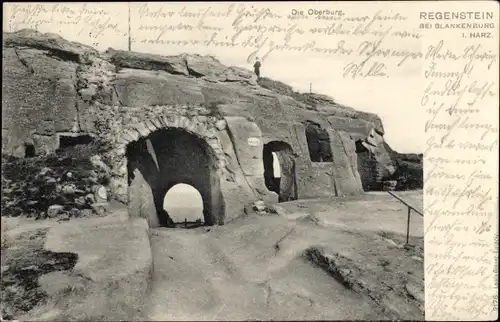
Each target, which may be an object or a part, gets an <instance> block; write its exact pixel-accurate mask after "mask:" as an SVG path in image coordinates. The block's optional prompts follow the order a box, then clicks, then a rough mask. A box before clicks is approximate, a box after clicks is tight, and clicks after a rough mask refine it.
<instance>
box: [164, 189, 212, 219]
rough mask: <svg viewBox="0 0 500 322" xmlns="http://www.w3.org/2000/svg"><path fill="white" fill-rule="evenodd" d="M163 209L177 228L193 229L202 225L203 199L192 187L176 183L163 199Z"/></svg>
mask: <svg viewBox="0 0 500 322" xmlns="http://www.w3.org/2000/svg"><path fill="white" fill-rule="evenodd" d="M163 209H164V210H165V211H166V212H167V213H168V215H169V216H170V218H171V219H172V221H173V222H174V224H175V225H176V226H177V227H181V228H193V227H198V226H200V225H203V223H204V218H203V198H202V197H201V194H200V192H199V191H198V190H197V189H196V188H195V187H193V186H191V185H188V184H184V183H178V184H176V185H175V186H173V187H172V188H170V189H169V190H168V191H167V193H166V194H165V198H164V199H163Z"/></svg>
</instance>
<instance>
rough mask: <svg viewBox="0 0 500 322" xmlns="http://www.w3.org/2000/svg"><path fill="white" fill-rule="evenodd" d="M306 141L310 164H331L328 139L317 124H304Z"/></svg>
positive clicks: (323, 130) (331, 157) (330, 150)
mask: <svg viewBox="0 0 500 322" xmlns="http://www.w3.org/2000/svg"><path fill="white" fill-rule="evenodd" d="M306 139H307V147H308V148H309V156H310V157H311V161H312V162H333V155H332V148H331V147H330V137H329V135H328V132H327V131H326V130H325V129H323V128H321V126H320V125H319V124H318V123H315V122H312V121H307V122H306Z"/></svg>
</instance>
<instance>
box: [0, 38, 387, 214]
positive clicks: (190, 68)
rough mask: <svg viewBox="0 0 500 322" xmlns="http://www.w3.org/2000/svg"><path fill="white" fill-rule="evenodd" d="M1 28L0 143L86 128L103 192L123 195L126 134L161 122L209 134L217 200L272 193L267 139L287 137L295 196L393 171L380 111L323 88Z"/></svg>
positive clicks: (359, 185)
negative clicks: (315, 131) (312, 128)
mask: <svg viewBox="0 0 500 322" xmlns="http://www.w3.org/2000/svg"><path fill="white" fill-rule="evenodd" d="M4 38H5V39H6V42H5V43H4V47H3V53H4V60H3V64H4V81H3V91H4V98H3V104H2V109H3V113H2V115H3V116H2V118H3V119H2V134H3V135H2V151H3V153H6V154H8V155H14V156H17V157H24V156H26V154H27V152H26V151H27V150H26V149H27V148H26V147H27V146H28V147H30V149H32V148H33V149H34V153H35V154H46V153H50V152H53V151H54V150H55V149H56V148H57V147H58V146H59V136H60V135H61V133H63V134H64V133H72V135H79V134H92V135H93V137H96V138H97V139H98V140H99V141H101V143H103V145H104V146H107V147H108V153H105V154H103V155H102V156H101V157H102V162H103V163H104V164H105V165H106V166H107V167H109V171H110V173H111V180H110V184H109V189H110V196H111V197H114V198H116V199H119V200H121V201H123V202H128V201H129V198H128V195H129V188H128V187H129V184H130V182H129V178H128V176H129V173H128V170H127V157H126V150H127V148H128V146H129V144H130V143H131V142H135V141H138V140H141V139H147V138H148V137H149V136H150V135H152V134H153V133H155V132H156V131H159V130H162V129H165V128H177V129H181V130H184V131H186V132H188V133H191V134H193V135H195V136H196V137H198V138H200V139H201V140H203V141H204V142H205V143H206V144H207V146H208V147H209V150H210V151H209V152H210V153H211V154H212V155H213V156H214V158H213V160H214V162H212V163H211V164H210V166H211V167H213V168H214V169H213V171H212V172H211V173H213V174H214V175H216V176H218V177H219V178H220V182H221V183H220V186H221V188H220V190H221V197H220V198H222V200H225V202H226V204H225V206H221V209H223V208H224V207H225V208H227V207H228V206H231V207H232V205H230V204H231V201H229V200H233V199H234V200H239V201H240V202H239V203H240V204H241V203H245V202H247V201H248V202H251V201H253V200H255V199H256V198H257V199H262V200H269V201H277V196H276V194H275V193H272V192H271V191H270V190H269V189H268V188H267V187H266V184H265V179H264V161H263V158H262V154H263V147H264V145H265V144H267V143H269V142H282V143H283V144H286V145H287V146H289V147H290V149H289V150H290V151H289V153H288V155H289V156H293V160H292V159H290V160H292V161H293V164H294V166H293V169H294V170H293V171H295V176H294V178H295V182H294V187H295V188H294V195H296V197H297V198H309V197H322V196H336V195H345V194H356V193H360V192H362V191H363V188H364V189H365V190H370V189H381V187H383V186H384V184H383V182H384V181H387V180H394V175H395V173H396V172H397V171H396V170H397V169H396V167H397V164H395V162H394V160H393V158H392V155H390V154H389V152H388V149H387V147H388V146H387V145H386V143H385V142H384V139H383V135H384V129H383V125H382V121H381V120H380V118H379V117H378V116H377V115H374V114H370V113H364V112H359V111H356V110H354V109H353V108H350V107H346V106H342V105H340V104H337V103H336V102H335V101H334V100H333V99H332V98H330V97H327V96H325V95H319V94H313V95H310V96H307V97H305V96H304V95H302V94H299V93H296V92H294V91H293V90H292V88H291V87H290V86H288V85H285V84H282V83H280V82H277V81H273V80H269V79H265V78H263V79H259V81H257V79H256V78H255V75H254V74H253V73H252V72H251V71H249V70H246V69H243V68H239V67H227V66H224V65H223V64H222V63H221V62H219V61H218V60H217V59H215V58H213V57H209V56H200V55H182V56H158V55H149V54H143V53H133V52H125V51H116V50H113V49H109V50H108V51H106V53H98V52H97V51H95V50H94V49H92V48H90V47H87V46H83V45H80V44H77V43H72V42H69V41H66V40H64V39H62V38H61V37H59V36H57V35H52V34H41V33H38V32H36V31H30V30H23V31H20V32H17V33H4ZM307 124H318V126H319V127H320V128H321V133H323V136H321V140H320V141H321V142H318V144H319V146H321V147H322V149H323V150H325V151H326V150H329V151H330V152H328V153H330V154H329V156H328V158H327V160H323V159H321V160H320V162H316V161H317V160H311V156H310V153H309V152H310V151H309V150H310V147H311V145H313V146H314V145H315V143H314V142H311V141H310V140H309V141H308V140H307V138H306V128H307V126H306V125H307ZM356 142H362V143H363V146H364V150H363V149H359V148H358V147H357V143H356ZM328 148H329V149H328ZM32 152H33V151H31V150H30V153H32ZM363 153H365V154H366V153H368V154H366V155H365V154H363ZM289 158H291V157H289ZM292 161H290V162H292ZM360 174H361V175H360ZM142 175H144V173H143V174H142ZM192 175H193V174H187V175H186V178H184V179H183V180H185V181H189V180H190V178H191V177H190V176H192ZM267 180H268V181H269V179H267ZM150 188H153V187H150ZM213 198H219V197H213ZM275 199H276V200H275ZM207 202H208V201H207ZM217 202H218V201H216V200H211V201H210V203H213V204H214V203H217ZM233 206H235V207H237V208H238V207H240V206H237V205H236V203H235V204H234V205H233ZM241 207H243V206H241ZM229 219H230V218H229Z"/></svg>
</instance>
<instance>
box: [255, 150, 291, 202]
mask: <svg viewBox="0 0 500 322" xmlns="http://www.w3.org/2000/svg"><path fill="white" fill-rule="evenodd" d="M262 160H263V162H264V181H265V184H266V187H267V188H268V189H269V190H271V191H274V192H276V193H277V194H278V201H279V202H284V201H291V200H296V199H297V182H296V178H295V156H294V153H293V150H292V147H291V146H290V145H289V144H288V143H285V142H282V141H272V142H269V143H267V144H264V149H263V155H262Z"/></svg>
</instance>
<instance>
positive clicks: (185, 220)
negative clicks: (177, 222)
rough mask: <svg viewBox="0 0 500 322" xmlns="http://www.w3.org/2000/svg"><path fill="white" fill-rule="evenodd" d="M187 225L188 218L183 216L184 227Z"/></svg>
mask: <svg viewBox="0 0 500 322" xmlns="http://www.w3.org/2000/svg"><path fill="white" fill-rule="evenodd" d="M187 227H188V220H187V218H184V228H187Z"/></svg>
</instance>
